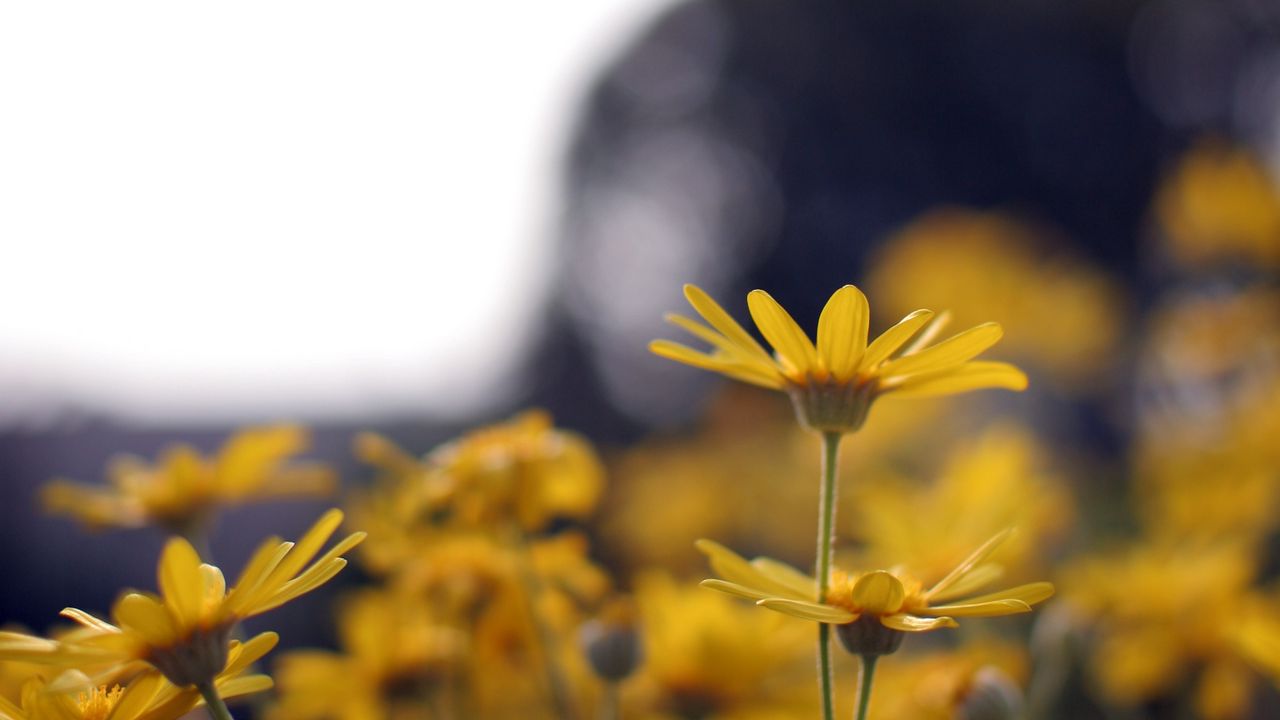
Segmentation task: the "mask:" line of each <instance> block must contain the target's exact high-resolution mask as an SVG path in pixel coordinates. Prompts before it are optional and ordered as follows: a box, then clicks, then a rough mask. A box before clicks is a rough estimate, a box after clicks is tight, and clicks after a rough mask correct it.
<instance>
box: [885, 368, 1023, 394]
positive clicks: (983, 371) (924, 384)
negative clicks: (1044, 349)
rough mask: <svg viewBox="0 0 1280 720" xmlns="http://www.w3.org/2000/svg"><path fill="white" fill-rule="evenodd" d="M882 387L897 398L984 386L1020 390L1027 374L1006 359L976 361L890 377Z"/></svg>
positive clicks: (954, 392) (951, 392) (956, 392)
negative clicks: (926, 371)
mask: <svg viewBox="0 0 1280 720" xmlns="http://www.w3.org/2000/svg"><path fill="white" fill-rule="evenodd" d="M881 387H882V388H883V392H885V393H893V396H894V397H899V398H908V397H911V398H924V397H938V396H940V395H956V394H958V393H963V392H969V391H971V390H984V389H987V388H1003V389H1005V390H1014V391H1018V392H1021V391H1023V390H1026V389H1027V375H1026V373H1024V372H1022V371H1021V370H1019V369H1018V368H1017V367H1014V366H1013V365H1010V364H1009V363H1002V362H983V361H976V362H969V363H965V364H963V365H960V366H959V367H955V368H951V369H948V370H938V371H936V372H931V373H920V374H917V375H908V376H906V377H901V376H900V377H896V378H889V380H888V381H887V382H886V383H884V384H882V386H881Z"/></svg>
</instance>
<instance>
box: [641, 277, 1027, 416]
mask: <svg viewBox="0 0 1280 720" xmlns="http://www.w3.org/2000/svg"><path fill="white" fill-rule="evenodd" d="M684 293H685V297H686V298H687V299H688V300H689V304H690V305H692V306H693V308H694V310H696V311H697V312H698V314H699V315H700V316H702V319H703V320H705V321H706V322H707V323H708V325H710V327H708V326H707V325H703V324H701V323H699V322H697V321H696V320H691V319H689V318H687V317H684V316H681V315H668V316H667V320H668V321H670V322H671V323H672V324H674V325H676V326H678V327H680V328H682V329H684V330H686V331H688V332H689V333H690V334H692V335H693V336H695V337H697V338H698V339H700V340H702V341H704V342H706V343H708V344H709V345H711V346H712V348H713V351H712V352H711V353H703V352H699V351H697V350H693V349H692V348H689V347H686V346H684V345H680V344H678V343H674V342H671V341H669V340H655V341H653V342H652V343H650V344H649V349H650V350H651V351H652V352H654V353H655V354H657V355H661V356H662V357H666V358H669V359H672V360H676V361H678V362H682V363H685V364H687V365H692V366H694V367H699V368H703V369H705V370H712V371H715V372H718V373H721V374H723V375H727V376H729V377H732V378H734V379H737V380H741V381H743V382H747V383H751V384H753V385H759V386H761V387H765V388H770V389H773V390H784V391H786V392H787V393H788V394H789V395H790V396H791V398H792V401H793V402H794V403H795V405H796V411H797V414H798V415H799V417H800V418H801V420H802V422H804V423H805V424H806V425H807V426H808V427H811V428H813V429H815V430H820V431H823V432H827V431H833V432H847V431H851V430H856V429H857V428H859V427H861V425H862V423H863V421H864V420H865V419H866V414H867V411H868V410H869V408H870V406H871V403H872V401H873V400H875V398H877V397H879V396H882V395H888V394H892V395H894V396H897V397H931V396H938V395H951V394H955V393H962V392H968V391H970V390H978V389H982V388H1006V389H1010V390H1022V389H1024V388H1026V385H1027V378H1026V376H1025V375H1024V374H1023V373H1022V371H1021V370H1019V369H1018V368H1016V367H1014V366H1012V365H1009V364H1007V363H1000V362H991V361H976V360H973V358H975V357H977V356H978V355H979V354H981V353H982V352H983V351H985V350H986V349H987V348H989V347H991V346H992V345H994V344H995V343H996V342H997V341H999V340H1000V337H1001V335H1002V334H1003V331H1002V330H1001V328H1000V326H999V325H998V324H996V323H984V324H982V325H978V326H976V327H973V328H970V329H969V330H966V331H964V332H962V333H959V334H957V335H954V336H952V337H951V338H949V339H947V340H944V341H943V342H940V343H938V344H936V345H930V343H931V342H932V340H933V339H934V336H935V335H936V334H937V332H938V331H939V330H940V327H941V324H942V322H941V321H942V320H943V319H944V318H935V317H934V314H933V312H932V311H930V310H917V311H915V312H913V313H911V314H910V315H908V316H906V317H905V318H903V319H902V320H901V321H900V322H898V324H897V325H894V326H893V327H891V328H889V329H888V330H887V331H885V333H884V334H882V335H881V336H880V337H878V338H876V339H875V341H874V342H871V343H870V344H868V342H867V330H868V327H869V324H870V310H869V309H868V306H867V299H866V297H864V296H863V294H862V292H861V291H860V290H858V289H857V288H856V287H854V286H852V285H845V286H844V287H842V288H840V289H839V290H837V291H836V292H835V294H834V295H832V296H831V299H830V300H829V301H828V302H827V305H826V307H825V308H824V309H823V311H822V315H821V317H819V319H818V333H817V338H818V342H817V345H816V346H815V345H814V343H813V342H812V341H810V339H809V336H808V335H807V334H806V333H805V331H804V330H803V329H801V328H800V326H799V325H797V324H796V322H795V320H793V319H792V318H791V316H790V315H789V314H787V311H786V310H784V309H783V308H782V306H781V305H779V304H778V303H777V302H776V301H775V300H774V299H773V298H772V297H770V295H769V294H768V293H766V292H765V291H763V290H753V291H751V293H750V294H748V295H747V305H748V308H749V309H750V311H751V317H752V319H753V320H754V321H755V324H756V327H757V328H759V330H760V333H761V334H762V335H764V337H765V339H766V340H768V341H769V344H770V345H772V346H773V349H774V352H773V354H770V353H769V352H767V351H766V350H765V349H764V348H763V347H762V346H761V345H760V344H759V343H758V342H756V340H755V339H754V338H752V337H751V335H750V334H749V333H747V331H746V330H744V329H743V328H742V326H741V325H739V324H738V323H737V321H735V320H734V319H733V318H732V317H731V316H730V315H729V314H728V313H727V312H725V311H724V309H723V308H721V307H720V306H719V305H718V304H716V302H715V301H714V300H712V299H711V297H710V296H709V295H707V294H706V293H704V292H703V291H702V290H701V289H699V288H697V287H696V286H694V285H685V288H684Z"/></svg>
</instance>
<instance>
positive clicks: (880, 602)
mask: <svg viewBox="0 0 1280 720" xmlns="http://www.w3.org/2000/svg"><path fill="white" fill-rule="evenodd" d="M827 604H828V605H834V606H836V607H840V608H844V609H845V610H848V611H849V612H854V613H857V614H859V615H876V616H884V615H895V614H897V613H903V612H905V613H914V612H919V611H921V610H923V609H925V608H927V607H928V606H929V601H928V600H927V599H925V596H924V586H923V584H921V582H920V581H919V580H916V579H915V578H913V577H911V576H910V575H906V574H905V573H902V572H901V571H897V570H895V571H893V572H887V571H884V570H875V571H872V572H867V573H862V574H861V575H849V574H848V573H844V572H841V571H839V570H837V571H835V572H834V573H833V574H832V578H831V590H830V592H829V593H828V594H827Z"/></svg>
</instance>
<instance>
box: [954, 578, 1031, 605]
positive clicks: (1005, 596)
mask: <svg viewBox="0 0 1280 720" xmlns="http://www.w3.org/2000/svg"><path fill="white" fill-rule="evenodd" d="M1051 597H1053V583H1049V582H1034V583H1027V584H1026V585H1019V586H1017V587H1011V588H1009V589H1007V590H1000V591H997V592H993V593H988V594H986V595H979V596H977V597H971V598H967V599H965V601H964V602H965V604H970V603H984V602H992V601H995V600H1018V601H1020V602H1024V603H1026V604H1028V605H1035V604H1036V603H1039V602H1044V601H1045V600H1048V599H1049V598H1051ZM930 599H932V598H930Z"/></svg>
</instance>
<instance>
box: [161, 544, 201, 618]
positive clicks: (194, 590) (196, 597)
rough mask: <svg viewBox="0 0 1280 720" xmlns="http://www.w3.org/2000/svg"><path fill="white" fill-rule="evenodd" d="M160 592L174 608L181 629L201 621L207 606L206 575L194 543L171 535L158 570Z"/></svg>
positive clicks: (170, 607)
mask: <svg viewBox="0 0 1280 720" xmlns="http://www.w3.org/2000/svg"><path fill="white" fill-rule="evenodd" d="M156 575H157V576H158V577H157V580H158V582H159V583H160V594H161V596H162V597H163V598H164V602H165V605H167V606H169V609H170V610H172V611H173V614H174V619H175V620H177V621H178V625H179V627H180V628H192V627H195V625H196V623H198V622H199V621H200V609H201V607H203V605H204V578H203V577H201V573H200V556H199V555H198V554H197V553H196V549H195V548H193V547H191V543H189V542H187V541H186V540H184V539H182V538H177V537H176V538H171V539H170V540H169V542H168V543H166V544H165V546H164V552H163V553H162V554H161V555H160V566H159V567H158V568H157V569H156Z"/></svg>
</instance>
